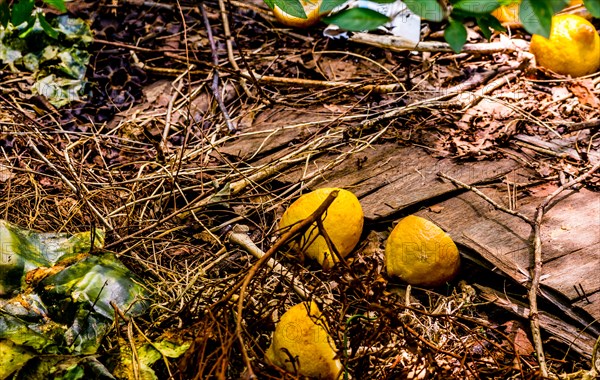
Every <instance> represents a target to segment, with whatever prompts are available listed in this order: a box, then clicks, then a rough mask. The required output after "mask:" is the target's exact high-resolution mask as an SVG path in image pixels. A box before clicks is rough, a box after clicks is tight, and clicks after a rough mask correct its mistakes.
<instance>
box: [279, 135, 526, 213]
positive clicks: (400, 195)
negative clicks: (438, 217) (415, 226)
mask: <svg viewBox="0 0 600 380" xmlns="http://www.w3.org/2000/svg"><path fill="white" fill-rule="evenodd" d="M331 160H332V156H325V157H320V158H317V159H315V160H312V161H311V162H310V163H309V168H311V169H312V170H313V171H319V170H320V169H321V168H322V167H324V166H325V165H327V164H328V163H329V162H330V161H331ZM517 168H518V164H517V163H516V162H515V161H513V160H509V159H506V160H500V161H480V162H467V163H458V162H455V161H454V160H451V159H441V160H440V159H437V158H434V157H431V156H430V155H429V154H427V153H426V152H425V151H424V150H423V149H421V148H417V147H413V146H407V147H400V146H398V145H397V144H393V143H387V144H382V145H376V146H375V147H374V148H371V149H365V150H363V151H361V152H360V153H356V154H353V155H351V156H350V157H349V158H347V159H345V160H344V161H343V162H342V163H340V164H339V165H338V166H337V167H336V168H335V170H333V171H331V172H327V173H325V174H322V175H321V176H319V177H317V178H316V179H315V180H314V181H313V183H312V184H311V187H324V186H328V187H343V188H346V189H350V190H352V191H353V192H354V193H355V194H356V195H357V196H358V197H359V199H360V201H361V204H362V206H363V211H364V213H365V217H366V218H367V219H372V220H374V219H379V218H385V217H389V216H390V215H392V214H393V213H396V212H398V211H399V210H402V209H403V208H406V207H408V206H412V205H414V204H417V203H420V202H423V201H425V200H427V199H430V198H433V197H437V196H440V195H443V194H446V193H448V192H450V191H453V190H455V189H456V188H455V187H454V186H453V185H452V184H450V183H447V182H444V181H440V179H439V178H438V177H437V173H438V172H444V173H446V174H448V175H451V176H453V177H455V178H457V179H459V180H461V181H464V182H466V183H469V184H476V183H480V182H486V181H490V180H493V179H496V178H498V177H502V176H504V175H506V174H507V173H509V172H511V171H512V170H515V169H517ZM301 176H302V171H301V169H300V168H299V169H297V170H296V171H295V172H291V173H288V174H287V176H286V177H285V178H286V180H287V181H290V182H295V181H298V180H300V178H301Z"/></svg>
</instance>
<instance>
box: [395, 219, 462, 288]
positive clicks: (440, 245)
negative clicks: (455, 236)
mask: <svg viewBox="0 0 600 380" xmlns="http://www.w3.org/2000/svg"><path fill="white" fill-rule="evenodd" d="M385 265H386V268H387V273H388V275H390V276H397V277H399V278H400V279H402V280H404V281H406V282H408V283H409V284H411V285H416V286H439V285H442V284H443V283H445V282H446V281H450V280H452V278H454V276H455V275H456V274H457V273H458V270H459V267H460V254H459V253H458V248H456V244H454V242H453V241H452V239H451V238H450V236H448V234H446V233H445V232H444V231H443V230H442V229H441V228H439V227H438V226H436V225H435V224H433V223H432V222H430V221H428V220H427V219H423V218H421V217H418V216H414V215H410V216H407V217H406V218H404V219H402V220H401V221H400V222H399V223H398V224H397V225H396V227H394V229H393V230H392V233H391V234H390V236H389V237H388V239H387V242H386V245H385Z"/></svg>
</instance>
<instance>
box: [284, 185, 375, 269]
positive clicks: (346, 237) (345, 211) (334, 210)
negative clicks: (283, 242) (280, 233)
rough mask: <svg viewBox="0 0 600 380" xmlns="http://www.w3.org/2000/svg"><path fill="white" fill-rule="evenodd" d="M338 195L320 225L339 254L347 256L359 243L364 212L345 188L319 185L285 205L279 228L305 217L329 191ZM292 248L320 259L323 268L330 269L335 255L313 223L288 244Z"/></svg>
mask: <svg viewBox="0 0 600 380" xmlns="http://www.w3.org/2000/svg"><path fill="white" fill-rule="evenodd" d="M335 190H338V191H339V193H338V196H337V197H336V198H335V200H334V201H333V202H332V203H331V205H330V206H329V208H328V209H327V211H326V212H325V218H324V219H323V227H324V228H325V231H326V232H327V235H328V236H329V238H330V239H331V242H332V243H333V245H334V246H335V248H336V249H337V251H338V252H339V254H340V255H341V256H342V257H346V256H347V255H348V254H349V253H350V252H351V251H352V250H353V249H354V247H355V246H356V244H358V241H359V240H360V235H361V234H362V229H363V223H364V215H363V210H362V207H361V205H360V202H359V201H358V199H357V198H356V196H355V195H354V194H353V193H352V192H350V191H348V190H344V189H337V188H322V189H317V190H315V191H312V192H310V193H307V194H304V195H302V196H301V197H300V198H298V199H297V200H296V201H295V202H294V203H292V204H291V205H290V207H288V209H287V210H286V211H285V212H284V214H283V216H282V217H281V221H280V222H279V228H280V229H284V228H286V227H291V226H292V225H294V224H296V223H298V222H300V221H302V220H304V219H306V218H307V217H309V216H310V215H311V214H312V213H313V212H315V211H316V210H317V208H319V206H320V205H321V204H322V203H323V201H325V199H327V197H328V196H329V194H330V193H331V192H332V191H335ZM291 247H292V249H293V250H295V251H297V252H303V253H304V254H305V255H306V256H308V257H310V258H311V259H314V260H316V261H318V262H319V264H321V265H322V266H323V268H325V269H329V268H331V267H332V266H333V265H334V264H335V263H336V262H337V261H339V260H338V257H337V256H336V255H335V254H334V253H333V252H331V251H330V250H329V247H328V245H327V242H326V240H325V238H324V237H323V236H322V235H321V234H319V229H318V228H317V225H316V224H313V225H312V226H310V227H309V228H308V230H307V231H306V232H305V233H304V235H303V236H302V237H301V238H299V239H297V240H296V241H294V242H293V243H292V244H291Z"/></svg>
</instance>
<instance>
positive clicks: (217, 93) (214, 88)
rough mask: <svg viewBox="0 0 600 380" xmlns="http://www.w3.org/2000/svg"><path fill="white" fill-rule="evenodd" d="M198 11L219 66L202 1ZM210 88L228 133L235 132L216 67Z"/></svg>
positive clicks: (215, 60)
mask: <svg viewBox="0 0 600 380" xmlns="http://www.w3.org/2000/svg"><path fill="white" fill-rule="evenodd" d="M200 11H201V12H202V20H203V21H204V26H205V27H206V34H207V36H208V41H209V43H210V51H211V55H212V61H213V64H214V65H215V66H219V55H218V54H217V45H216V44H215V39H214V37H213V34H212V28H211V27H210V21H208V16H207V15H206V9H205V8H204V4H203V3H200ZM211 90H212V93H213V95H214V96H215V100H216V101H217V104H218V105H219V109H220V110H221V113H223V117H224V118H225V124H227V129H229V133H235V132H236V129H235V126H234V125H233V123H232V122H231V118H230V117H229V111H227V107H225V103H224V102H223V98H222V97H221V92H220V90H219V72H218V71H217V70H216V69H215V70H214V71H213V80H212V84H211Z"/></svg>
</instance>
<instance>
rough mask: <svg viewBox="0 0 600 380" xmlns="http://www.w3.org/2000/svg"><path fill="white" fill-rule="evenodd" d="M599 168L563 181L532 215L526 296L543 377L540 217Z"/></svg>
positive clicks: (545, 369)
mask: <svg viewBox="0 0 600 380" xmlns="http://www.w3.org/2000/svg"><path fill="white" fill-rule="evenodd" d="M598 169H600V162H598V163H597V164H596V165H594V166H593V167H592V168H591V169H590V170H588V171H587V172H586V173H584V174H582V175H580V176H579V177H577V178H575V179H573V180H572V181H570V182H567V183H565V184H564V185H562V186H561V187H559V188H558V189H556V190H554V192H552V194H550V195H548V196H547V197H546V199H544V201H543V202H542V203H541V204H540V205H539V206H538V207H537V208H536V210H535V217H534V225H533V258H534V267H533V276H532V279H531V288H530V289H529V293H528V297H529V305H530V311H529V319H530V322H531V335H532V337H533V342H534V344H535V349H536V353H537V358H538V363H539V364H540V371H541V373H542V376H543V377H548V367H547V366H546V359H545V356H544V349H543V342H542V336H541V334H540V323H539V317H538V309H537V292H538V289H539V287H540V277H541V275H542V237H541V231H540V230H541V226H542V219H543V217H544V214H545V213H546V207H548V205H549V204H550V202H552V201H553V200H554V198H556V197H557V196H558V195H559V194H560V193H562V192H563V191H564V190H566V189H568V188H570V187H572V186H574V185H576V184H578V183H580V182H581V181H583V180H585V179H586V178H587V177H589V176H591V175H592V174H593V173H594V172H595V171H597V170H598Z"/></svg>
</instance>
